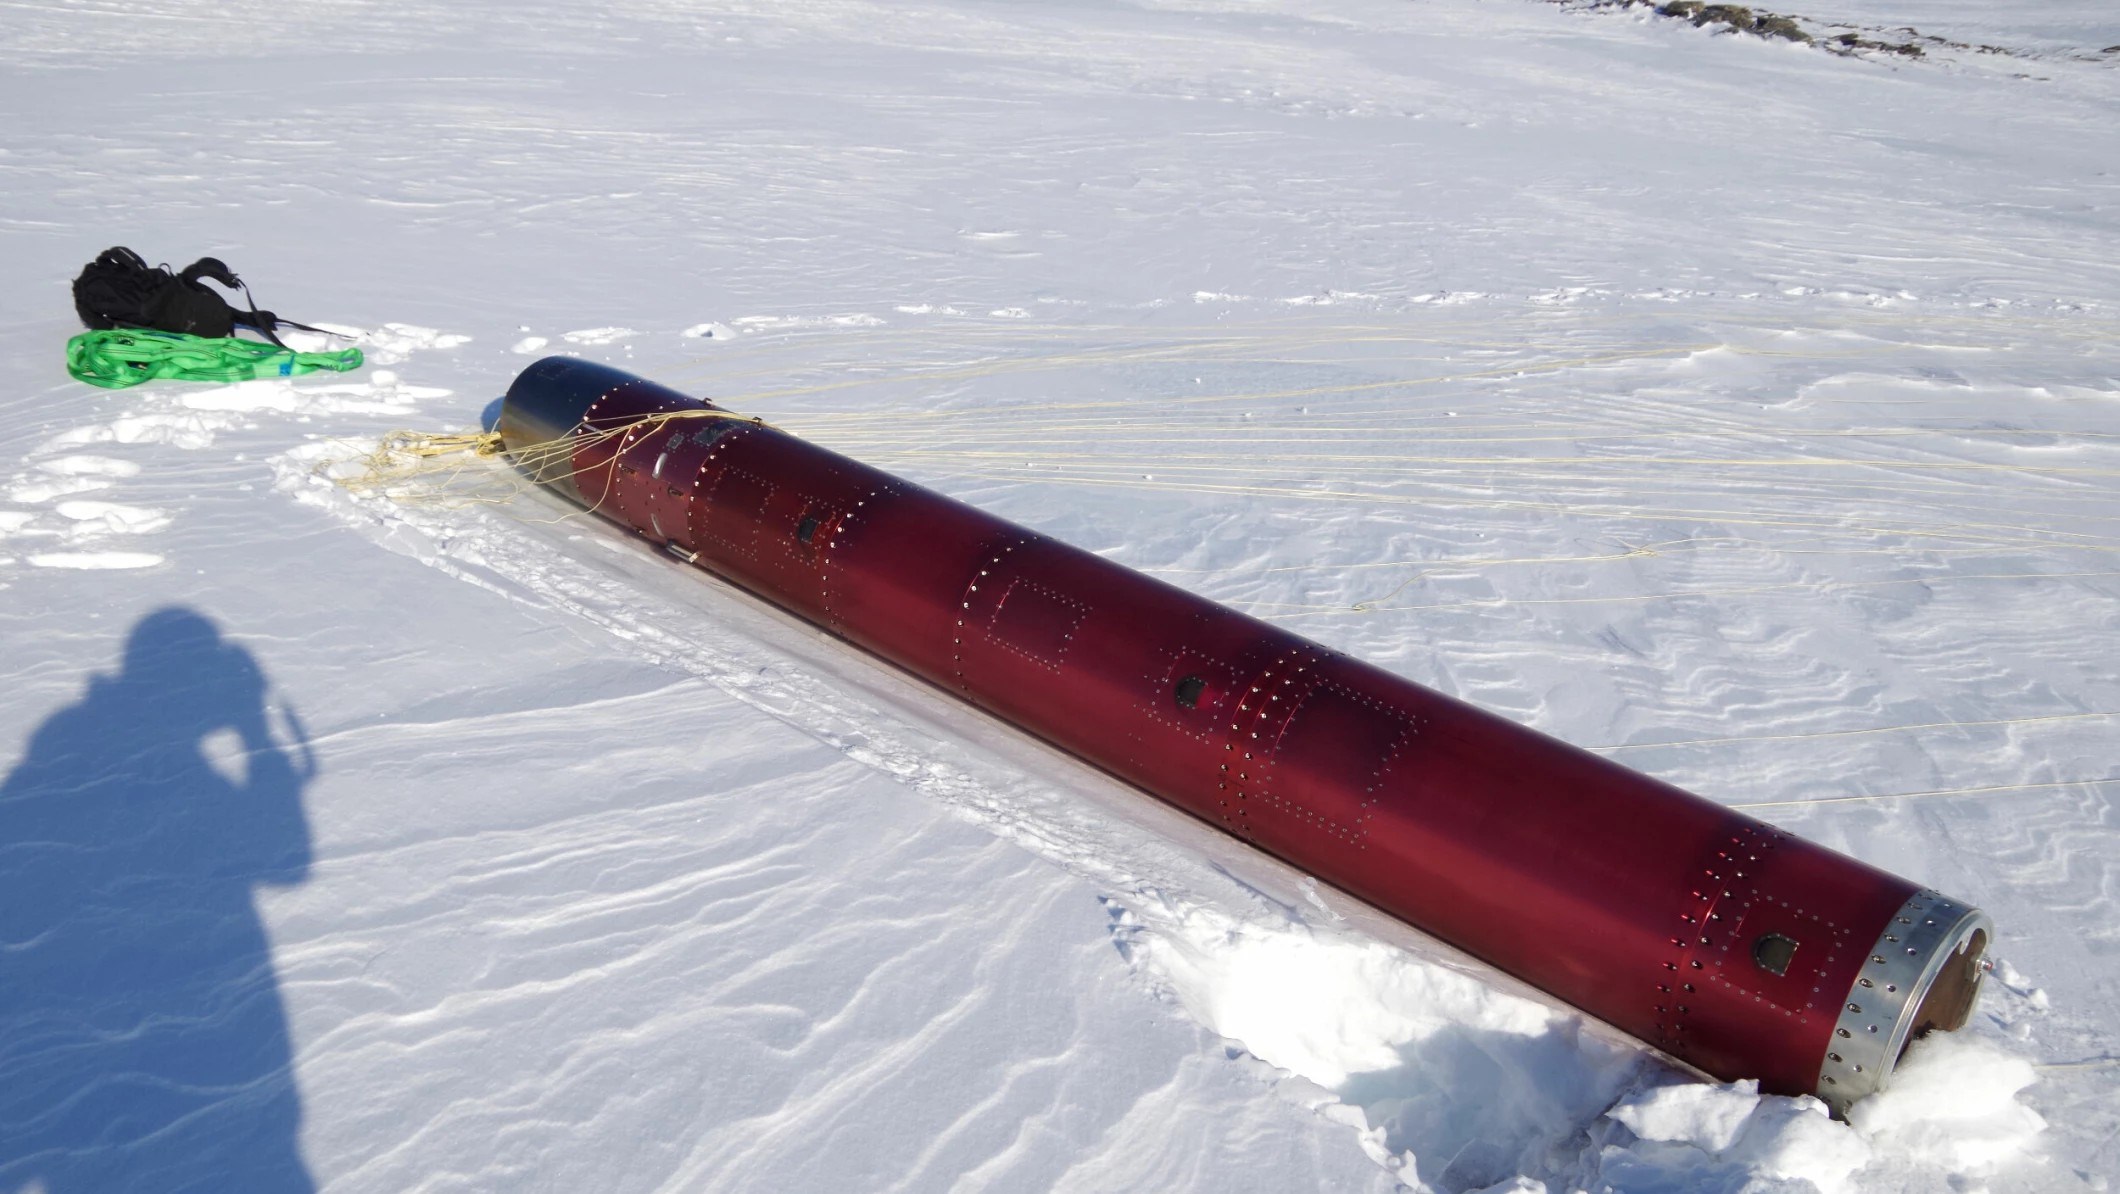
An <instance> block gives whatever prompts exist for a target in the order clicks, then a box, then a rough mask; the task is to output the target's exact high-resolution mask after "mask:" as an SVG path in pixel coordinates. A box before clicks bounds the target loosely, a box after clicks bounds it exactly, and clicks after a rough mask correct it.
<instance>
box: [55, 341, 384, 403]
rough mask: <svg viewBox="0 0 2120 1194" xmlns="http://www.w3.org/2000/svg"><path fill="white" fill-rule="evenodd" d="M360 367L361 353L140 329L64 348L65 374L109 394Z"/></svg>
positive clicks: (356, 350) (75, 342)
mask: <svg viewBox="0 0 2120 1194" xmlns="http://www.w3.org/2000/svg"><path fill="white" fill-rule="evenodd" d="M360 367H361V350H360V349H358V348H347V349H341V350H340V351H338V352H292V351H289V350H288V349H285V348H275V347H274V346H272V345H270V344H260V343H258V342H257V341H255V340H237V339H233V338H227V339H218V340H208V339H205V338H203V337H200V336H187V335H184V334H183V333H181V332H155V331H146V330H143V329H139V328H116V329H113V330H110V331H103V332H83V333H81V334H80V335H78V336H75V337H74V338H73V339H71V340H68V341H67V342H66V371H67V372H68V373H71V374H73V375H74V377H75V378H76V379H78V380H80V381H85V382H87V383H88V384H90V385H92V386H102V387H103V388H104V389H106V390H117V389H123V388H124V387H126V386H136V385H139V384H140V383H141V382H143V381H154V380H158V379H166V380H169V381H249V380H251V379H252V378H256V377H293V376H294V375H296V374H299V373H315V372H316V371H318V370H320V369H329V370H331V371H332V372H335V373H344V372H346V371H347V370H349V369H358V368H360Z"/></svg>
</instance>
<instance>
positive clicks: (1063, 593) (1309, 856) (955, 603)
mask: <svg viewBox="0 0 2120 1194" xmlns="http://www.w3.org/2000/svg"><path fill="white" fill-rule="evenodd" d="M711 409H713V408H711V407H710V406H708V404H705V403H702V402H700V401H699V400H696V399H692V398H688V397H685V396H683V395H681V394H678V393H676V392H674V391H671V390H668V389H665V388H663V387H661V386H657V385H655V384H653V383H650V382H647V381H643V380H641V379H638V378H633V377H630V376H628V375H626V374H623V373H619V372H618V371H616V370H612V369H609V368H607V367H604V366H599V365H593V364H588V363H585V362H581V361H578V360H571V359H565V358H553V359H551V360H547V361H542V362H539V363H537V364H535V365H533V366H531V367H530V368H529V369H527V370H525V371H524V373H523V374H522V376H521V377H519V378H518V379H517V381H516V383H515V385H514V386H513V387H512V388H511V390H510V392H509V395H508V398H507V400H506V402H505V403H504V404H503V409H502V415H501V421H500V424H499V429H500V431H501V434H502V437H503V439H504V441H505V442H506V444H507V446H508V448H509V450H510V451H511V452H516V453H518V454H520V453H521V452H522V450H523V449H525V448H528V447H530V446H531V445H535V444H551V443H553V442H555V441H562V440H565V441H569V442H570V443H572V444H575V445H578V447H573V448H570V449H568V450H567V451H565V453H564V456H563V459H564V460H565V461H566V467H564V468H562V469H560V470H557V471H555V470H552V469H551V468H549V467H542V468H541V469H540V470H539V476H540V479H542V480H547V481H549V482H550V483H552V484H554V485H555V486H556V487H558V488H560V489H562V490H563V491H565V492H567V493H568V495H569V496H570V497H572V498H574V499H575V500H577V501H580V502H581V503H582V504H584V505H585V506H588V507H589V508H591V509H593V510H594V511H595V512H596V513H598V514H601V515H603V516H605V517H607V518H610V519H612V520H614V521H616V522H619V523H621V524H624V525H625V526H627V527H630V528H632V529H634V530H636V531H638V532H639V533H641V534H642V535H643V536H645V537H646V538H648V539H649V540H651V541H653V542H654V543H656V544H658V545H661V546H663V547H664V548H665V549H666V550H668V551H669V552H671V553H672V554H674V555H676V556H678V557H679V558H681V559H684V560H686V561H688V562H689V563H691V564H693V565H695V566H697V567H700V568H703V569H706V570H708V571H711V572H713V573H714V574H716V575H718V576H721V577H724V578H726V579H727V580H730V581H732V582H734V583H736V584H738V585H740V586H742V587H743V588H745V589H748V590H750V591H751V592H752V593H755V594H757V595H758V596H760V597H762V598H764V599H765V600H767V601H769V602H772V603H773V604H775V605H777V606H780V607H781V608H783V609H785V610H787V611H789V612H791V613H793V614H795V615H797V616H799V617H802V618H804V619H806V620H808V621H810V622H812V623H815V624H816V625H818V626H820V627H822V628H824V629H825V630H827V631H829V632H830V633H832V634H834V635H837V636H839V637H841V638H843V639H845V640H846V641H848V642H850V643H852V644H855V645H856V646H859V647H861V648H863V649H865V650H867V651H870V652H872V653H874V654H876V655H878V656H881V657H882V658H884V659H886V660H889V661H890V662H891V663H893V664H896V665H897V666H899V667H901V668H903V669H904V670H906V671H908V672H911V673H913V674H914V675H915V676H918V677H920V678H921V679H923V680H925V681H927V682H929V683H931V684H933V685H935V686H937V687H940V688H943V689H947V690H948V691H949V692H951V693H953V694H956V695H957V696H959V697H961V698H962V699H964V700H966V701H969V702H971V703H972V704H974V705H977V706H979V707H980V708H982V709H984V710H986V711H987V712H989V713H991V714H993V715H994V716H996V717H998V718H1000V719H1002V720H1004V721H1007V722H1009V723H1011V724H1013V725H1015V726H1018V727H1021V728H1022V729H1024V730H1026V731H1028V732H1030V733H1032V734H1035V735H1037V736H1039V737H1041V738H1043V739H1045V740H1047V741H1049V742H1052V743H1054V744H1056V745H1058V746H1060V747H1062V748H1064V749H1066V750H1067V751H1069V752H1071V753H1073V754H1075V755H1078V756H1080V757H1081V758H1083V759H1086V760H1088V761H1089V762H1091V763H1094V764H1095V765H1097V766H1098V767H1101V768H1102V769H1104V770H1106V771H1108V772H1110V773H1111V774H1113V775H1116V776H1118V777H1120V778H1121V779H1124V780H1126V781H1128V782H1130V783H1132V784H1134V785H1136V786H1138V787H1139V788H1141V789H1143V790H1145V791H1147V792H1149V793H1151V794H1153V795H1155V796H1156V797H1159V798H1160V799H1162V800H1165V801H1168V802H1169V803H1171V804H1174V805H1176V806H1177V807H1179V808H1181V809H1183V810H1185V811H1186V812H1188V813H1191V814H1192V815H1194V816H1196V817H1198V818H1200V819H1201V820H1204V821H1207V822H1210V823H1212V824H1214V825H1217V826H1219V827H1221V828H1222V829H1224V830H1226V831H1227V832H1229V833H1231V834H1233V835H1236V836H1237V837H1239V838H1242V839H1243V840H1244V841H1247V842H1249V843H1251V844H1253V845H1255V846H1256V847H1258V848H1259V849H1262V850H1265V851H1267V852H1269V853H1271V854H1273V855H1276V856H1278V857H1280V858H1282V859H1284V860H1286V861H1287V862H1289V863H1290V864H1292V865H1294V866H1296V867H1298V868H1301V869H1302V870H1303V871H1305V872H1308V873H1310V874H1312V875H1315V876H1317V877H1318V878H1320V879H1322V880H1324V881H1326V882H1329V883H1331V884H1333V885H1334V886H1336V887H1338V888H1340V889H1341V890H1343V891H1346V892H1348V893H1350V894H1352V895H1354V896H1356V897H1359V898H1360V899H1362V900H1364V901H1366V902H1368V903H1370V904H1372V905H1374V906H1376V907H1377V908H1380V909H1382V910H1384V911H1385V912H1387V913H1390V914H1391V915H1393V916H1395V917H1398V918H1399V919H1401V920H1404V921H1406V922H1407V923H1409V924H1411V925H1413V926H1414V927H1416V928H1418V929H1420V930H1422V931H1424V932H1427V933H1429V934H1431V935H1433V936H1435V937H1438V938H1441V939H1442V940H1444V941H1447V942H1449V943H1451V944H1453V945H1455V946H1457V947H1459V948H1462V949H1464V950H1466V951H1467V952H1470V953H1472V954H1474V955H1477V956H1478V957H1480V958H1482V959H1484V960H1486V961H1487V962H1490V963H1492V964H1493V965H1495V966H1497V967H1499V968H1501V969H1503V970H1506V971H1508V972H1510V973H1511V974H1514V975H1516V976H1518V977H1519V978H1522V979H1524V980H1526V981H1529V982H1530V983H1532V984H1534V985H1536V986H1538V987H1540V988H1543V989H1544V990H1546V991H1548V992H1550V993H1552V994H1553V995H1556V996H1558V997H1559V998H1561V999H1563V1000H1565V1001H1567V1002H1568V1003H1570V1004H1573V1005H1574V1006H1576V1007H1578V1008H1581V1009H1582V1010H1584V1011H1586V1012H1588V1013H1590V1014H1591V1015H1594V1016H1596V1017H1598V1018H1599V1019H1602V1020H1605V1021H1607V1022H1609V1023H1611V1024H1613V1025H1615V1026H1617V1027H1619V1028H1621V1029H1623V1030H1624V1031H1626V1032H1628V1033H1630V1034H1632V1035H1633V1036H1635V1037H1638V1038H1640V1039H1641V1040H1643V1041H1646V1042H1648V1043H1649V1044H1652V1045H1654V1046H1655V1047H1656V1048H1658V1049H1660V1050H1662V1051H1663V1052H1665V1053H1667V1054H1669V1055H1671V1056H1673V1057H1675V1058H1678V1059H1680V1060H1682V1061H1684V1062H1686V1063H1688V1064H1690V1065H1692V1066H1694V1067H1697V1068H1698V1069H1700V1070H1702V1071H1705V1072H1706V1073H1708V1074H1710V1075H1713V1076H1715V1077H1718V1078H1723V1079H1735V1078H1756V1079H1758V1080H1759V1081H1760V1083H1761V1086H1762V1088H1763V1089H1765V1090H1768V1091H1772V1092H1778V1093H1784V1094H1799V1093H1817V1094H1819V1095H1820V1096H1821V1097H1823V1098H1825V1099H1826V1100H1827V1101H1828V1102H1829V1103H1831V1104H1832V1105H1833V1106H1834V1107H1835V1108H1836V1109H1839V1108H1844V1107H1845V1106H1846V1104H1847V1103H1848V1102H1850V1101H1852V1100H1853V1099H1854V1098H1857V1097H1860V1095H1861V1094H1863V1093H1867V1092H1868V1091H1869V1090H1871V1089H1875V1088H1876V1087H1877V1086H1878V1085H1881V1084H1882V1082H1883V1080H1884V1077H1885V1075H1886V1074H1888V1073H1889V1070H1890V1067H1891V1064H1892V1062H1893V1061H1896V1059H1897V1056H1898V1053H1899V1050H1900V1049H1901V1048H1902V1047H1903V1045H1904V1043H1905V1041H1906V1040H1908V1039H1910V1037H1911V1036H1912V1035H1914V1034H1916V1033H1918V1032H1920V1031H1924V1030H1926V1029H1927V1028H1930V1027H1942V1028H1955V1027H1957V1026H1958V1025H1959V1024H1960V1023H1962V1022H1963V1020H1964V1017H1965V1012H1966V1011H1967V1010H1969V1008H1970V1005H1971V1001H1972V998H1973V995H1974V992H1975V989H1976V988H1977V983H1978V980H1979V976H1980V973H1981V965H1980V957H1981V953H1982V950H1983V949H1984V947H1985V943H1986V940H1987V937H1988V935H1989V929H1988V927H1987V922H1986V919H1985V917H1984V916H1982V915H1981V914H1980V913H1979V912H1978V910H1977V909H1972V908H1969V907H1968V906H1966V905H1963V904H1960V903H1956V902H1953V901H1950V900H1947V899H1945V898H1943V897H1941V896H1938V895H1936V894H1935V893H1933V892H1926V891H1924V890H1923V889H1921V888H1920V887H1919V886H1918V885H1916V884H1914V883H1910V882H1908V881H1907V880H1905V879H1901V878H1898V877H1896V876H1894V875H1891V874H1887V873H1885V872H1883V871H1880V870H1877V869H1875V868H1873V867H1870V866H1867V865H1865V864H1863V863H1861V862H1858V861H1856V860H1854V859H1851V858H1848V857H1845V856H1843V855H1840V854H1837V853H1834V852H1832V851H1830V850H1827V849H1824V848H1823V847H1820V846H1816V845H1813V844H1811V843H1809V842H1806V841H1803V840H1802V839H1800V838H1796V837H1793V836H1791V835H1789V834H1787V833H1784V832H1782V831H1780V830H1777V829H1775V828H1773V827H1772V826H1769V825H1766V824H1763V823H1761V822H1759V821H1757V820H1754V819H1752V818H1750V817H1747V816H1745V815H1743V814H1741V813H1738V812H1734V811H1731V810H1729V809H1726V808H1723V807H1721V806H1719V805H1716V804H1714V803H1712V802H1710V801H1708V800H1704V799H1702V798H1700V797H1697V796H1694V795H1692V794H1690V793H1687V792H1685V791H1682V790H1680V789H1678V788H1675V787H1672V786H1671V785H1669V784H1665V783H1662V782H1659V781H1657V780H1655V779H1652V778H1649V777H1647V776H1644V775H1641V774H1638V773H1636V772H1633V771H1630V770H1627V769H1626V768H1623V767H1620V766H1618V765H1616V764H1614V763H1611V762H1608V761H1606V760H1604V759H1602V758H1600V757H1598V756H1596V755H1593V754H1590V753H1588V752H1586V751H1583V750H1580V749H1577V748H1575V747H1573V746H1569V745H1567V744H1565V743H1562V742H1560V741H1557V740H1555V739H1553V738H1550V737H1547V736H1545V735H1542V734H1539V733H1537V732H1534V731H1532V730H1529V729H1527V728H1525V727H1523V726H1520V725H1518V724H1516V723H1514V722H1511V721H1508V720H1506V719H1503V718H1500V717H1497V716H1495V715H1493V714H1490V713H1487V712H1484V711H1482V710H1480V709H1477V708H1474V707H1473V706H1471V705H1468V704H1465V703H1464V702H1461V701H1458V700H1455V699H1453V698H1451V697H1448V696H1445V695H1443V694H1441V693H1437V692H1434V691H1431V690H1429V689H1426V688H1423V687H1421V686H1419V685H1417V684H1414V683H1411V682H1409V681H1407V680H1405V679H1403V678H1401V677H1399V676H1396V675H1394V674H1392V673H1390V672H1387V671H1384V670H1382V669H1380V668H1377V667H1373V666H1371V665H1369V664H1366V663H1364V662H1362V661H1360V660H1358V659H1351V658H1349V657H1347V656H1345V655H1342V654H1340V653H1338V652H1335V651H1332V650H1329V649H1327V648H1325V647H1322V646H1320V645H1318V644H1316V643H1313V642H1310V641H1308V640H1306V639H1304V638H1301V637H1299V636H1297V635H1294V634H1291V633H1289V632H1287V631H1285V630H1281V629H1279V628H1277V627H1274V626H1272V625H1269V624H1267V623H1265V622H1261V621H1258V620H1256V619H1254V618H1250V617H1247V616H1245V615H1243V614H1240V613H1237V612H1235V611H1233V610H1229V609H1226V608H1224V607H1222V606H1220V605H1217V604H1215V603H1214V602H1211V601H1208V600H1206V599H1204V598H1202V597H1199V596H1197V595H1195V594H1192V593H1189V592H1186V591H1185V590H1183V589H1180V588H1176V587H1174V586H1172V585H1169V584H1165V583H1163V582H1161V581H1158V580H1155V579H1153V578H1150V577H1147V576H1144V575H1142V574H1140V573H1138V572H1134V571H1132V570H1131V569H1128V568H1125V567H1123V566H1121V565H1118V564H1114V563H1112V562H1110V561H1108V560H1105V559H1103V558H1101V557H1099V556H1096V555H1093V554H1091V553H1089V552H1086V551H1082V550H1080V549H1077V548H1074V547H1070V546H1068V545H1067V544H1065V543H1061V542H1058V541H1055V540H1053V539H1050V538H1048V537H1046V536H1044V535H1040V534H1038V533H1036V532H1035V531H1031V530H1027V529H1025V528H1023V527H1020V526H1017V525H1015V524H1013V523H1010V522H1007V521H1005V520H1003V519H1000V518H996V517H994V516H992V515H989V514H986V513H983V512H981V511H979V510H977V509H975V508H973V507H971V506H968V505H966V504H964V503H961V502H958V501H955V500H952V499H950V498H947V497H945V496H943V495H941V494H938V493H934V492H932V491H930V490H927V489H924V488H922V487H920V486H917V485H914V484H911V483H909V482H906V481H904V480H901V479H899V478H897V477H894V476H892V475H890V474H888V473H885V472H882V471H879V470H877V469H874V468H871V467H868V466H867V465H863V464H861V463H859V462H856V461H854V460H851V459H848V458H847V457H844V456H841V455H838V454H835V453H833V452H830V451H827V450H825V449H823V448H820V447H817V446H815V445H813V444H810V443H807V442H805V441H804V440H802V439H800V438H797V437H795V436H793V435H789V434H786V433H783V432H781V431H779V430H777V429H774V428H772V427H769V426H766V425H764V424H762V423H758V422H754V421H745V420H742V419H740V418H714V417H706V418H696V417H678V418H670V419H660V418H655V417H653V416H658V415H661V414H666V413H668V412H677V411H687V412H700V411H707V410H711ZM1895 930H1896V931H1895ZM1887 938H1890V939H1891V940H1889V941H1888V940H1887ZM1887 986H1889V987H1890V988H1891V989H1890V990H1886V989H1885V988H1886V987H1887ZM1850 1009H1853V1010H1852V1011H1851V1010H1850Z"/></svg>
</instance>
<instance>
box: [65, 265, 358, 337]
mask: <svg viewBox="0 0 2120 1194" xmlns="http://www.w3.org/2000/svg"><path fill="white" fill-rule="evenodd" d="M201 279H211V280H212V281H215V282H219V283H220V284H221V285H223V286H225V287H227V288H228V289H230V290H241V291H242V292H243V301H244V303H245V304H246V305H247V306H248V307H249V310H247V311H242V310H237V309H236V308H234V307H231V306H229V305H228V300H226V299H224V298H222V297H221V296H220V295H219V294H218V293H216V292H215V291H213V290H211V289H208V288H207V286H206V284H205V282H203V281H201ZM74 310H75V311H76V312H77V313H79V315H80V316H81V322H82V323H85V324H87V325H88V326H89V327H91V328H96V329H98V330H101V329H106V328H119V327H126V328H155V329H158V330H160V331H165V332H182V333H184V334H185V335H188V336H203V337H206V338H208V339H222V338H225V337H229V336H233V335H235V334H236V328H237V327H238V326H241V327H247V328H250V329H252V330H254V331H256V332H257V333H258V334H259V335H261V336H263V337H265V338H266V339H267V340H270V341H272V342H273V343H274V344H275V345H278V346H279V347H281V348H285V347H287V346H286V345H285V344H281V343H280V338H279V337H278V336H276V335H274V334H273V331H274V329H276V328H282V327H290V328H300V329H302V330H303V331H305V332H321V333H323V334H324V335H327V336H328V335H332V334H333V333H330V332H325V331H324V329H322V328H313V327H310V326H309V325H308V324H306V323H296V322H295V321H294V320H291V319H281V318H280V317H279V316H277V315H274V314H273V313H272V312H270V311H260V310H258V303H257V300H256V299H254V298H252V297H251V295H250V287H248V286H245V285H244V284H243V280H242V279H241V278H238V277H236V275H235V272H234V271H232V270H230V269H229V268H228V266H227V265H225V264H223V263H222V262H221V260H220V259H219V258H216V257H201V258H199V259H198V260H197V261H194V262H192V263H191V264H190V265H188V266H186V267H185V268H184V272H183V273H180V274H173V273H171V272H170V270H169V267H168V266H166V265H158V266H151V265H149V264H147V262H146V260H145V259H144V258H142V257H141V256H140V255H139V254H138V253H135V252H133V251H132V250H131V249H128V248H125V247H123V246H119V247H116V248H110V249H105V250H104V251H103V252H102V253H100V254H98V255H97V257H96V259H95V260H94V261H91V262H89V263H88V265H87V266H85V267H83V268H82V270H81V274H80V276H79V277H77V278H75V279H74Z"/></svg>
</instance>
